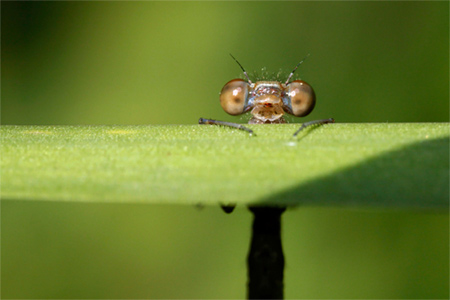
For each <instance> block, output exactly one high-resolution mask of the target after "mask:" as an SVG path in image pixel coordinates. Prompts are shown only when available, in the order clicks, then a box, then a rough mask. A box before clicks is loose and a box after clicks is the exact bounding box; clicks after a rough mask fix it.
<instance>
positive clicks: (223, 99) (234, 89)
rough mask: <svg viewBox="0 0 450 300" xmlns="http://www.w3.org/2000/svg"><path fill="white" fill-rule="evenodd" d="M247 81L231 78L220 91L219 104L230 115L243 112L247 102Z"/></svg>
mask: <svg viewBox="0 0 450 300" xmlns="http://www.w3.org/2000/svg"><path fill="white" fill-rule="evenodd" d="M247 95H248V83H247V81H245V80H242V79H233V80H231V81H229V82H228V83H227V84H225V86H224V87H223V88H222V91H221V92H220V105H222V108H223V110H224V111H225V112H227V113H229V114H230V115H240V114H242V113H244V109H245V106H246V103H247Z"/></svg>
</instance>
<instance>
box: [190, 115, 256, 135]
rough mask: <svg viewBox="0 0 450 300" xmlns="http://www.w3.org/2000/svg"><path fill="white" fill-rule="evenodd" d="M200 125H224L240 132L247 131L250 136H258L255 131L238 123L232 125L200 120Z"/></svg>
mask: <svg viewBox="0 0 450 300" xmlns="http://www.w3.org/2000/svg"><path fill="white" fill-rule="evenodd" d="M198 124H209V125H223V126H228V127H234V128H237V129H240V130H245V131H247V132H248V133H249V134H250V135H255V136H256V134H255V133H253V130H251V129H249V128H247V127H245V126H243V125H241V124H238V123H231V122H225V121H218V120H211V119H203V118H200V119H199V120H198Z"/></svg>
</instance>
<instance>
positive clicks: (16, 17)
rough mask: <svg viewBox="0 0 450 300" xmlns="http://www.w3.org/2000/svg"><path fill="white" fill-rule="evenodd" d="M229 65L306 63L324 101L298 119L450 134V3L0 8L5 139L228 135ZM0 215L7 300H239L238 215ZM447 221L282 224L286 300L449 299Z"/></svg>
mask: <svg viewBox="0 0 450 300" xmlns="http://www.w3.org/2000/svg"><path fill="white" fill-rule="evenodd" d="M229 53H232V54H233V55H234V56H235V57H236V58H237V59H238V60H239V61H240V62H241V64H242V65H243V66H244V67H245V68H246V69H247V71H249V72H252V71H254V70H256V71H258V70H260V69H261V68H263V67H266V68H267V70H269V71H275V72H276V71H278V70H280V69H282V70H284V72H285V73H286V74H288V73H289V72H290V71H291V70H292V69H293V67H294V66H295V65H296V64H297V63H298V62H299V61H300V60H301V59H302V58H304V57H305V56H306V55H307V54H310V56H309V58H308V59H307V60H306V61H305V62H304V63H303V64H302V65H301V67H300V68H299V70H298V71H297V74H296V75H297V78H302V79H303V80H305V81H307V82H309V83H310V84H311V85H312V86H313V87H314V89H315V91H316V94H317V97H318V99H317V101H318V102H317V106H316V108H315V110H314V111H313V112H312V113H311V115H310V116H308V117H306V118H303V119H301V120H296V119H293V118H291V121H293V122H299V121H306V120H312V119H319V118H328V117H334V118H335V119H336V121H337V122H448V121H449V3H448V2H446V1H442V2H425V1H424V2H409V1H405V2H403V1H402V2H321V1H317V2H303V1H302V2H2V3H1V73H2V74H1V75H2V78H1V79H2V80H1V94H2V98H1V100H2V101H1V124H4V125H5V124H19V125H20V124H36V125H41V124H42V125H43V124H52V125H53V124H55V125H56V124H58V125H69V124H70V125H71V124H195V123H196V122H197V120H198V118H199V117H207V118H217V119H221V120H230V121H239V120H240V118H239V117H232V116H228V115H226V113H224V112H223V111H222V109H221V107H220V105H219V100H218V93H219V91H220V90H221V88H222V86H223V85H224V84H225V83H226V82H227V81H229V80H230V79H233V78H237V77H240V76H242V74H241V71H240V69H239V67H238V65H237V64H236V63H235V62H234V61H233V60H232V59H231V58H230V56H229ZM287 163H288V162H287ZM447 193H448V191H447ZM2 200H5V199H2ZM6 200H7V199H6ZM1 217H2V220H1V222H2V223H1V225H2V237H1V238H2V252H1V259H2V261H1V262H2V287H1V288H2V297H3V298H22V299H25V298H37V299H38V298H55V299H63V298H124V299H125V298H126V299H132V298H172V299H176V298H216V299H217V298H243V297H244V296H245V283H246V266H245V257H246V253H247V250H248V245H249V239H250V225H251V215H250V213H249V212H247V211H246V209H244V208H240V209H238V210H237V211H236V212H235V213H233V214H231V215H225V214H223V213H222V212H221V211H220V210H219V208H215V207H207V208H204V209H196V208H193V207H178V206H156V205H142V204H129V205H124V204H109V205H106V204H78V203H45V202H40V203H31V202H17V201H15V202H12V201H2V211H1ZM448 222H449V219H448V214H447V213H439V212H433V211H431V212H430V211H428V212H422V211H421V212H419V211H392V210H390V211H382V210H376V211H374V210H372V209H370V210H369V209H367V210H361V209H344V208H341V209H334V208H311V207H309V208H308V207H305V208H297V209H295V210H292V211H288V212H287V213H286V214H285V215H284V223H283V225H284V231H283V238H284V247H285V254H286V260H287V265H286V271H285V277H286V280H285V285H286V289H285V293H286V297H287V298H316V299H320V298H448V297H449V283H448V282H449V258H448V252H449V226H448V225H449V223H448Z"/></svg>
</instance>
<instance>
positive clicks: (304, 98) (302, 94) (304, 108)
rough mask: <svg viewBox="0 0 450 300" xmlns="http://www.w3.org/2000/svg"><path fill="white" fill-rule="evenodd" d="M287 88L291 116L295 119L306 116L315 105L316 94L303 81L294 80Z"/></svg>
mask: <svg viewBox="0 0 450 300" xmlns="http://www.w3.org/2000/svg"><path fill="white" fill-rule="evenodd" d="M287 88H288V91H287V95H288V97H289V98H290V100H291V107H290V108H291V109H292V114H293V115H294V116H296V117H304V116H306V115H308V114H309V113H310V112H311V111H312V110H313V109H314V106H315V105H316V94H315V93H314V90H313V89H312V87H311V86H310V85H309V84H307V83H306V82H304V81H303V80H295V81H292V82H291V83H289V84H288V85H287Z"/></svg>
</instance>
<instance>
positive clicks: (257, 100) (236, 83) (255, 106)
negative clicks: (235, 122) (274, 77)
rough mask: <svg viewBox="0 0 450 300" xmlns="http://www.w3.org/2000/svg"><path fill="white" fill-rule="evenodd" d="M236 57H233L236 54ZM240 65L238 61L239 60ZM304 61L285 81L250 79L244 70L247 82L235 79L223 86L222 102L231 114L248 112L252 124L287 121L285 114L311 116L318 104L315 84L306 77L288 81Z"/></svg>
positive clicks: (226, 110)
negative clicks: (305, 80) (309, 82)
mask: <svg viewBox="0 0 450 300" xmlns="http://www.w3.org/2000/svg"><path fill="white" fill-rule="evenodd" d="M233 58H234V57H233ZM236 62H237V63H238V64H239V62H238V61H237V60H236ZM302 62H303V61H301V62H300V63H299V64H298V65H297V66H296V67H295V69H294V70H293V71H292V72H291V74H290V75H289V77H288V79H287V80H286V82H285V83H281V82H278V81H257V82H255V83H253V82H251V80H250V78H249V77H248V75H247V72H246V71H245V70H244V68H242V66H241V64H239V66H240V67H241V68H242V70H243V71H244V74H245V76H246V77H247V81H246V80H243V79H233V80H231V81H229V82H228V83H227V84H225V86H224V87H223V88H222V91H221V92H220V104H221V105H222V108H223V110H225V112H227V113H229V114H230V115H240V114H243V113H246V112H248V111H250V112H251V114H252V116H253V118H252V119H251V120H250V121H249V123H250V124H251V123H253V124H262V123H285V122H286V121H285V120H284V118H283V115H284V114H285V113H288V114H291V115H294V116H296V117H304V116H306V115H308V114H309V113H310V112H311V111H312V110H313V109H314V105H315V104H316V95H315V94H314V90H313V89H312V87H311V86H310V85H309V84H308V83H306V82H304V81H303V80H294V81H292V82H289V80H290V79H291V77H292V75H293V74H294V72H295V70H297V68H298V66H299V65H300V64H301V63H302Z"/></svg>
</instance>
